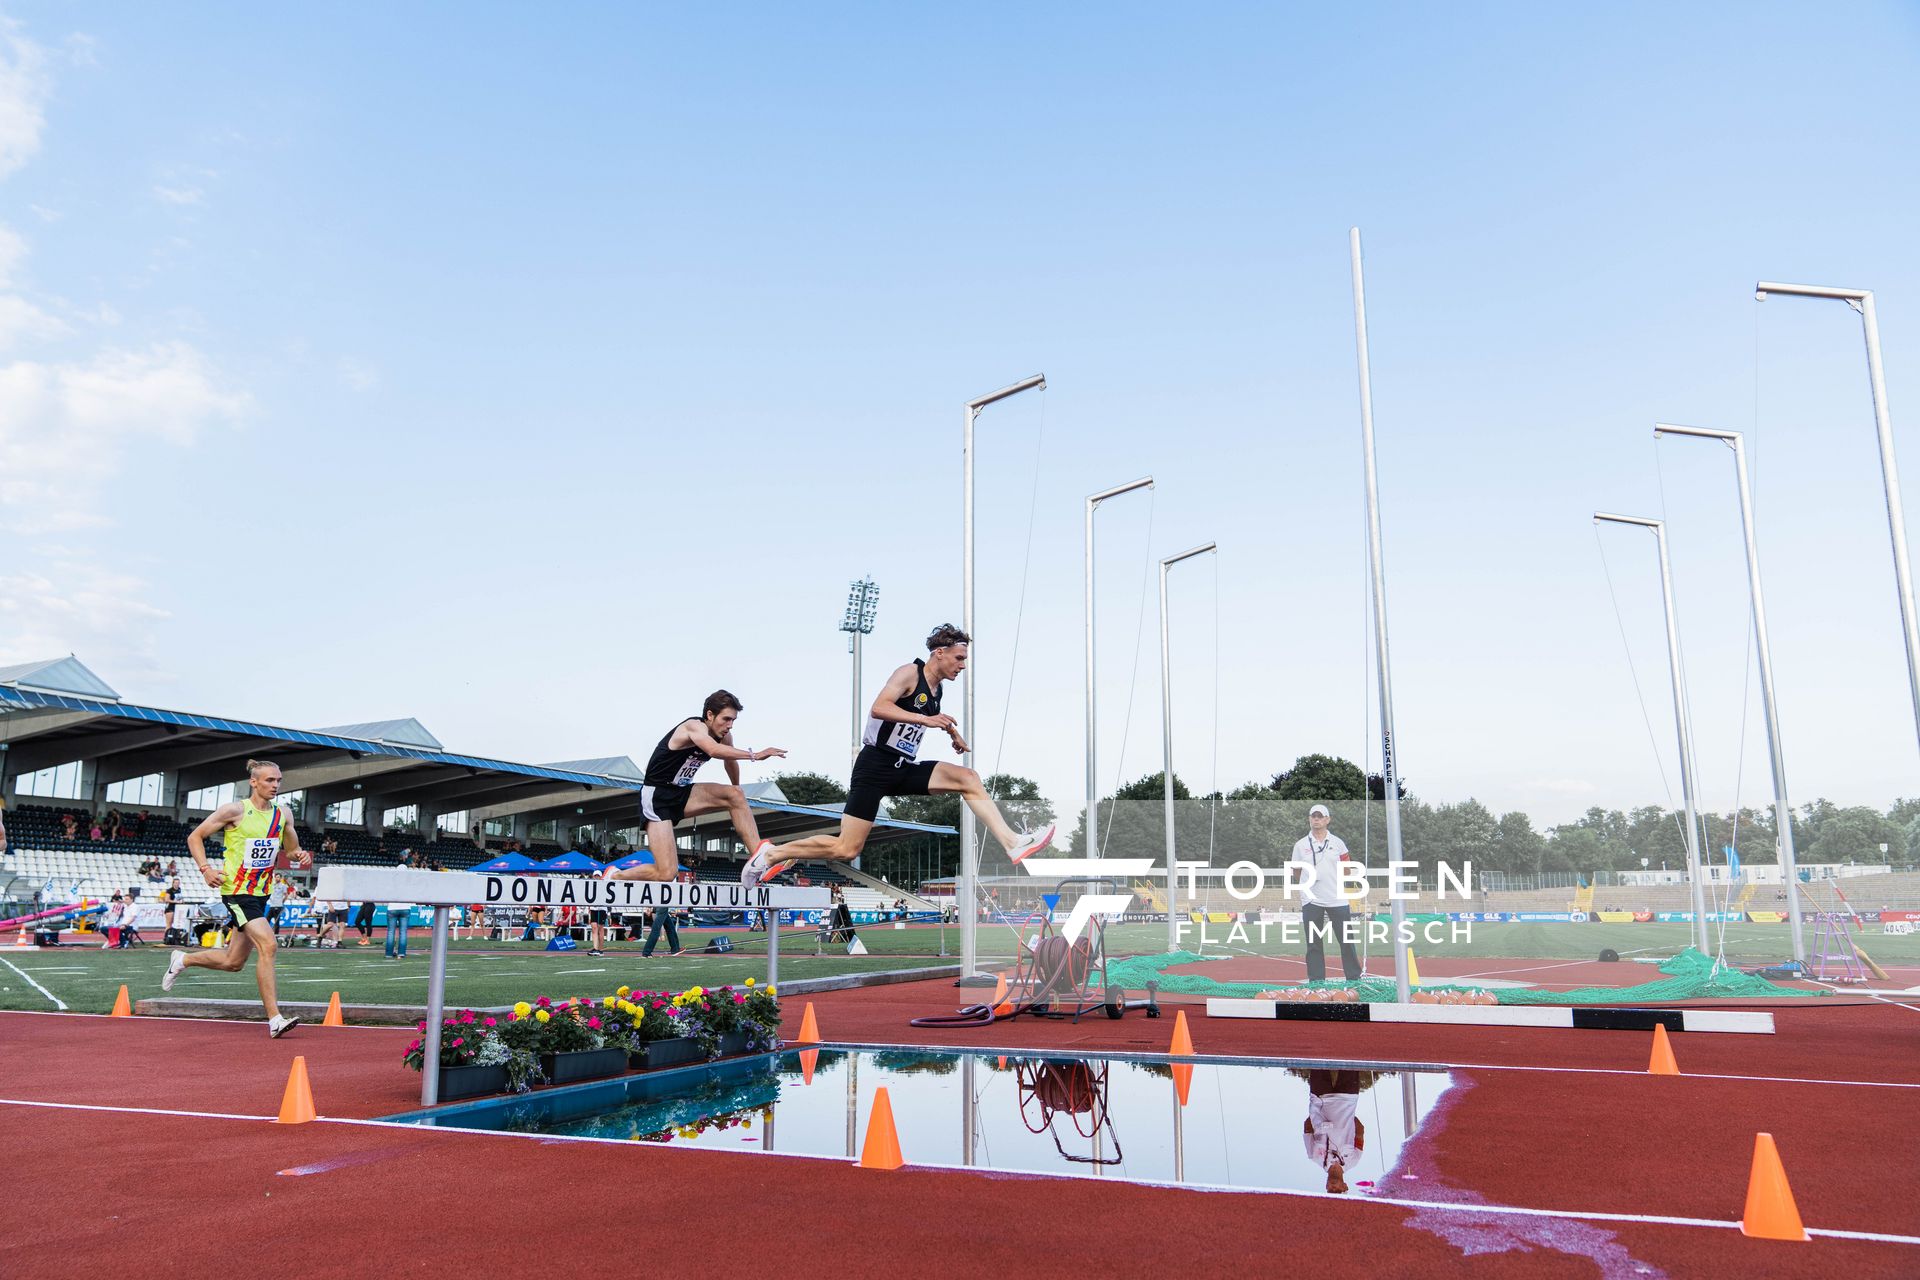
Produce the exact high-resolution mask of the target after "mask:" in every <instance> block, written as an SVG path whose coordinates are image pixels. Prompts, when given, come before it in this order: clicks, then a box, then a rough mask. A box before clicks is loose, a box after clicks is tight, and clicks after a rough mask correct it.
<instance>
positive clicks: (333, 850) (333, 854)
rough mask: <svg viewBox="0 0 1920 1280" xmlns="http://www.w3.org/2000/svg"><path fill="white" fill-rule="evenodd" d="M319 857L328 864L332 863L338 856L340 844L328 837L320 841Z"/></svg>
mask: <svg viewBox="0 0 1920 1280" xmlns="http://www.w3.org/2000/svg"><path fill="white" fill-rule="evenodd" d="M320 856H321V857H323V858H325V859H326V860H327V861H328V862H332V861H333V860H334V859H335V858H338V857H339V856H340V842H339V841H338V840H335V839H334V838H333V837H332V836H328V837H327V838H326V839H325V840H322V841H321V842H320Z"/></svg>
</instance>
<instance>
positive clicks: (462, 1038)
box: [453, 1036, 467, 1049]
mask: <svg viewBox="0 0 1920 1280" xmlns="http://www.w3.org/2000/svg"><path fill="white" fill-rule="evenodd" d="M466 1042H467V1038H466V1037H465V1036H455V1037H454V1039H453V1047H454V1048H456V1049H458V1048H459V1047H460V1046H461V1045H463V1044H465V1043H466Z"/></svg>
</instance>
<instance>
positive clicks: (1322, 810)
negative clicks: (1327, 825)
mask: <svg viewBox="0 0 1920 1280" xmlns="http://www.w3.org/2000/svg"><path fill="white" fill-rule="evenodd" d="M1315 814H1318V815H1319V816H1320V817H1322V818H1331V817H1332V816H1333V815H1332V814H1330V813H1328V812H1327V806H1325V805H1323V804H1317V805H1315V806H1313V808H1311V809H1309V810H1307V816H1308V817H1309V818H1311V817H1313V816H1314V815H1315Z"/></svg>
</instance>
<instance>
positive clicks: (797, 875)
mask: <svg viewBox="0 0 1920 1280" xmlns="http://www.w3.org/2000/svg"><path fill="white" fill-rule="evenodd" d="M793 882H794V883H795V884H796V885H799V886H800V887H801V888H802V889H805V888H809V887H811V886H812V884H813V879H812V877H810V876H809V875H807V873H806V872H805V871H796V872H794V873H793Z"/></svg>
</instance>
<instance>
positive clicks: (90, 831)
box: [87, 818, 106, 840]
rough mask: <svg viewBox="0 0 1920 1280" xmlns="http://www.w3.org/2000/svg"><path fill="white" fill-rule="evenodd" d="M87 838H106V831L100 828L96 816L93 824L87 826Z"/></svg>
mask: <svg viewBox="0 0 1920 1280" xmlns="http://www.w3.org/2000/svg"><path fill="white" fill-rule="evenodd" d="M87 839H89V840H104V839H106V833H105V832H103V831H101V830H100V821H99V819H97V818H96V819H94V822H93V825H92V826H90V827H88V828H87Z"/></svg>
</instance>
